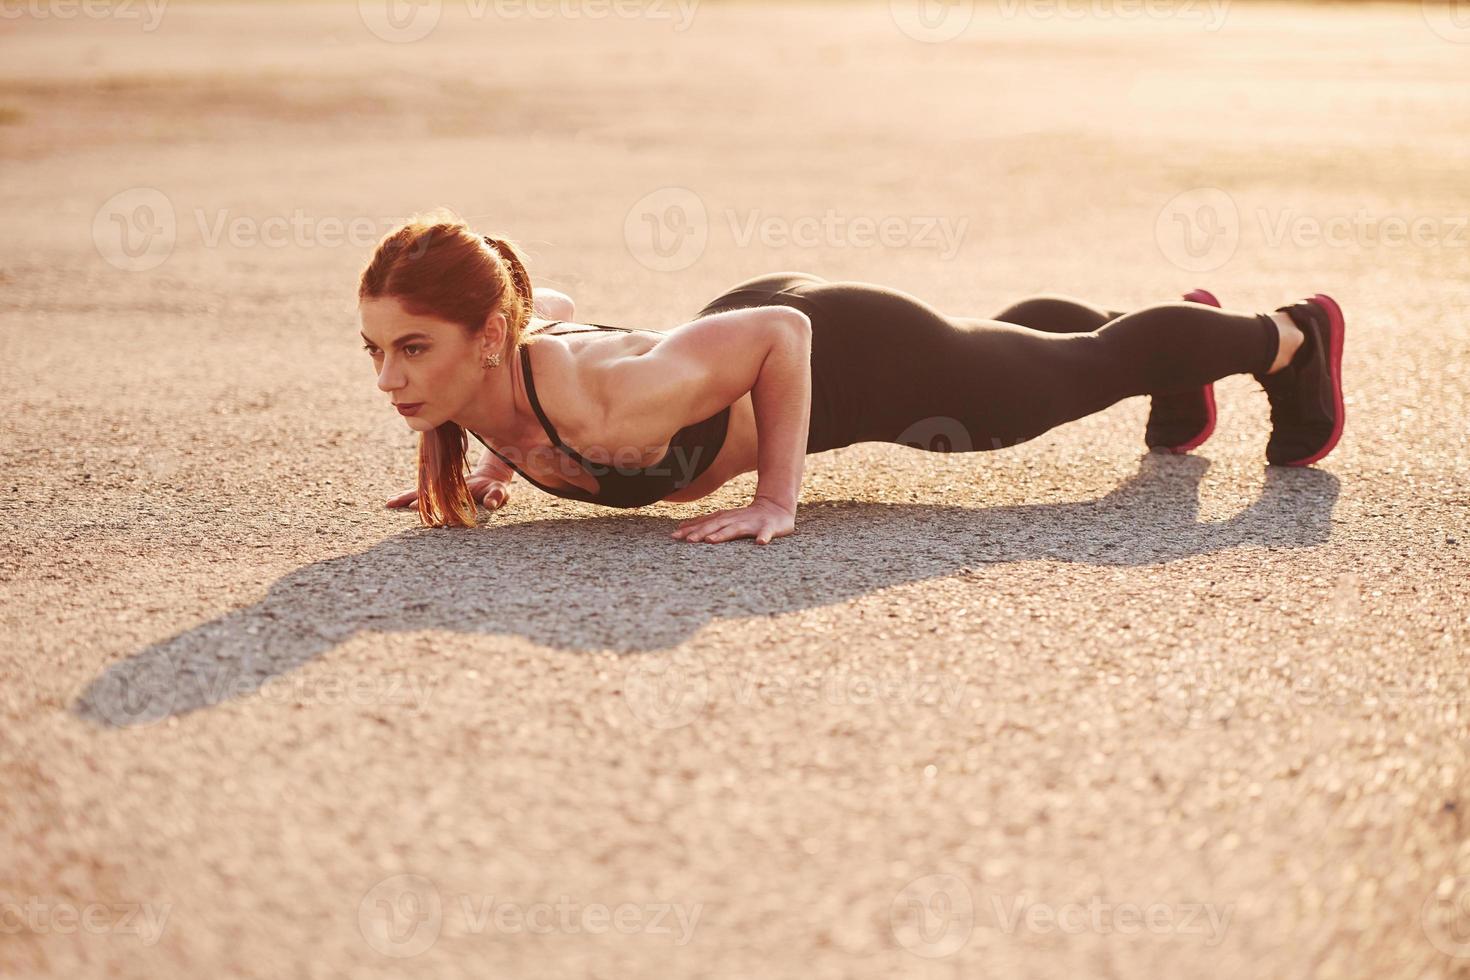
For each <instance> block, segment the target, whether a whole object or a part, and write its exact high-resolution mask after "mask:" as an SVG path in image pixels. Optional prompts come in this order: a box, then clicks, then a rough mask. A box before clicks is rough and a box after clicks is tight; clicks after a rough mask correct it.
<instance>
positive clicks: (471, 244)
mask: <svg viewBox="0 0 1470 980" xmlns="http://www.w3.org/2000/svg"><path fill="white" fill-rule="evenodd" d="M383 297H392V298H393V299H396V300H398V301H399V302H400V303H402V304H403V308H404V309H406V310H407V311H408V312H409V313H412V314H414V315H415V316H433V317H438V318H439V319H441V320H448V321H449V322H451V323H457V324H459V325H460V326H461V327H463V328H464V329H465V332H466V334H467V335H470V336H473V335H475V334H477V333H479V332H480V331H481V330H482V329H483V328H484V326H485V320H486V319H487V318H489V316H490V315H491V314H492V313H494V312H496V311H497V310H502V311H504V313H505V317H506V320H507V321H508V323H509V326H510V329H509V335H508V336H507V338H506V350H504V351H502V352H501V355H502V360H503V361H504V362H506V363H508V362H509V359H510V357H511V355H512V354H514V353H515V352H516V351H517V350H518V349H519V347H520V344H521V338H522V337H523V336H524V335H525V330H526V326H527V325H528V324H529V323H530V321H531V312H532V307H531V302H532V292H531V277H530V276H529V275H527V273H526V264H525V260H524V257H523V256H522V255H521V252H520V250H519V249H518V248H516V246H515V245H514V244H512V243H511V242H507V241H503V240H501V239H497V238H494V237H492V236H490V235H484V236H481V235H478V234H476V233H475V232H473V231H471V230H470V226H469V225H468V224H466V223H465V222H464V221H463V220H461V219H459V218H457V217H455V216H454V215H453V214H450V213H449V212H447V211H436V212H431V213H430V214H428V215H419V216H415V217H413V218H411V219H409V220H408V221H407V222H406V223H404V224H403V225H401V226H399V227H398V228H397V229H395V230H394V231H392V232H390V233H389V234H388V235H386V236H385V237H384V238H383V240H382V241H381V242H379V243H378V248H377V251H376V252H374V253H373V258H372V261H370V262H369V263H368V265H367V268H366V269H364V270H363V271H362V279H361V281H360V282H359V283H358V287H357V298H358V301H359V302H361V301H362V300H364V299H381V298H383ZM467 445H468V441H467V437H466V434H465V430H464V429H462V428H461V427H460V426H459V425H458V424H457V423H455V422H445V423H444V424H443V425H441V426H439V427H438V428H436V429H434V431H432V432H421V433H419V501H418V509H419V520H420V521H422V522H423V523H424V524H425V525H427V526H429V527H445V526H454V527H475V526H476V525H477V524H478V521H477V519H476V516H475V501H474V498H473V497H471V496H470V488H469V486H468V484H466V483H465V449H466V447H467Z"/></svg>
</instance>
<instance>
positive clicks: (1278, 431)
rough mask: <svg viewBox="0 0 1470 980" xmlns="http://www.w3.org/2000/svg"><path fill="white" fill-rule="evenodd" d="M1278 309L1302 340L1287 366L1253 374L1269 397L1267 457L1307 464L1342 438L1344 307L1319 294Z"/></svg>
mask: <svg viewBox="0 0 1470 980" xmlns="http://www.w3.org/2000/svg"><path fill="white" fill-rule="evenodd" d="M1276 310H1277V312H1285V313H1286V315H1287V316H1289V317H1291V320H1292V322H1293V323H1295V324H1296V325H1297V326H1298V327H1299V328H1301V331H1302V333H1303V334H1304V335H1305V336H1306V340H1305V341H1303V343H1302V346H1301V349H1300V350H1299V351H1297V352H1296V354H1295V356H1293V357H1292V359H1291V363H1289V364H1288V365H1287V366H1286V367H1284V368H1282V369H1281V370H1280V371H1277V372H1276V373H1275V374H1257V375H1256V376H1255V378H1256V380H1257V381H1259V382H1260V383H1261V387H1262V388H1264V389H1266V397H1267V398H1269V399H1270V401H1271V439H1270V441H1269V442H1268V443H1267V444H1266V460H1267V462H1269V463H1271V464H1273V465H1275V466H1310V465H1311V464H1312V463H1315V462H1317V460H1319V459H1321V458H1322V457H1323V456H1326V455H1327V454H1328V453H1330V452H1331V451H1332V447H1334V446H1336V445H1337V440H1339V439H1341V438H1342V423H1343V420H1344V419H1345V417H1346V412H1345V410H1344V409H1343V404H1342V345H1343V335H1344V332H1345V331H1344V326H1345V325H1344V323H1343V316H1342V308H1341V307H1339V306H1338V305H1337V302H1336V301H1335V300H1334V299H1333V298H1332V297H1331V296H1325V295H1323V294H1322V293H1318V294H1317V295H1316V296H1313V297H1312V298H1311V299H1304V300H1302V301H1301V302H1300V303H1293V304H1291V305H1290V306H1278V307H1277V308H1276Z"/></svg>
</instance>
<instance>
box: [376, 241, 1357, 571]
mask: <svg viewBox="0 0 1470 980" xmlns="http://www.w3.org/2000/svg"><path fill="white" fill-rule="evenodd" d="M358 297H359V308H360V312H361V316H362V325H363V330H362V335H363V339H364V340H365V341H366V344H365V348H366V349H367V351H368V352H369V354H370V355H371V356H372V360H373V365H374V369H375V370H376V372H377V376H378V387H379V389H381V390H382V391H383V392H385V393H386V394H387V395H388V396H389V398H390V399H391V401H392V402H393V404H394V405H395V406H396V407H397V409H398V411H399V412H400V413H401V414H403V415H404V417H406V418H407V419H408V424H409V426H410V427H411V428H413V429H416V430H418V432H419V433H420V439H419V479H418V487H417V489H415V490H413V491H409V492H407V493H404V494H400V495H398V496H397V497H395V498H393V499H392V500H390V501H388V506H390V507H398V506H407V505H408V504H411V503H414V502H417V504H418V512H419V516H420V518H421V520H422V521H423V522H424V523H425V524H428V525H430V526H445V525H455V526H464V527H472V526H474V525H475V524H476V514H475V502H476V500H482V501H483V502H484V504H485V506H486V507H487V508H490V509H492V510H493V509H495V508H497V507H500V506H503V505H504V503H505V502H506V501H507V500H508V499H509V485H510V482H511V480H512V479H513V477H514V474H515V473H520V474H521V475H523V476H524V477H526V479H527V480H529V481H530V482H532V483H533V484H535V485H536V486H538V487H540V488H541V489H543V490H545V491H547V492H549V493H553V494H556V495H558V496H563V497H568V498H571V499H574V500H583V501H588V502H593V503H601V504H605V505H608V506H613V507H638V506H643V505H646V504H650V503H653V502H655V501H659V500H670V501H690V500H698V499H700V498H701V497H704V496H707V495H708V494H710V493H713V492H714V491H715V490H717V489H718V488H719V487H721V486H722V485H724V484H725V483H726V482H727V481H728V480H730V479H731V478H733V477H735V476H738V475H739V474H742V473H748V472H750V471H752V470H754V471H755V472H756V473H757V474H758V475H757V484H756V492H755V499H754V500H753V501H752V502H751V503H750V504H749V505H747V506H745V507H737V508H731V509H727V510H721V511H716V512H714V513H712V514H706V515H704V516H702V517H697V518H693V519H691V520H687V521H683V522H680V524H679V525H678V528H677V530H675V531H674V532H673V537H674V538H676V539H680V540H684V541H699V542H720V541H730V540H734V539H737V538H746V537H753V538H755V540H756V543H758V544H767V543H769V542H770V541H771V540H772V539H773V538H778V537H782V536H785V535H788V534H791V533H792V532H793V531H794V530H795V524H796V503H797V499H798V496H799V492H800V489H801V475H802V466H803V462H804V459H805V457H806V455H807V454H809V453H817V452H823V451H825V450H829V449H836V448H839V447H842V446H848V445H852V444H854V443H858V442H872V441H878V442H892V443H897V444H901V445H909V446H915V447H917V448H922V449H926V450H930V451H935V452H971V451H980V450H990V449H999V448H1002V447H1005V446H1013V445H1016V444H1018V443H1021V442H1025V441H1026V440H1028V439H1034V438H1035V437H1037V436H1039V435H1041V434H1042V433H1043V432H1046V431H1048V430H1049V429H1051V428H1053V427H1055V426H1058V425H1060V424H1062V423H1063V422H1067V421H1070V420H1072V419H1077V418H1081V417H1082V416H1085V415H1090V414H1092V413H1093V412H1098V411H1101V410H1102V409H1104V408H1107V407H1108V406H1109V405H1112V404H1114V403H1115V402H1118V401H1119V400H1121V399H1123V398H1127V397H1129V396H1132V395H1143V394H1150V395H1152V396H1153V403H1152V409H1151V413H1150V416H1149V422H1148V429H1147V431H1146V433H1145V442H1146V443H1147V444H1148V445H1149V446H1151V447H1155V448H1160V449H1167V450H1169V451H1173V452H1186V451H1188V450H1189V449H1192V448H1194V447H1196V446H1198V445H1199V444H1201V443H1202V442H1203V441H1204V440H1205V438H1206V437H1208V436H1209V434H1210V432H1211V431H1212V430H1213V428H1214V419H1215V406H1214V398H1213V392H1212V388H1211V383H1212V382H1214V381H1215V380H1217V379H1219V378H1223V377H1226V376H1228V375H1232V374H1243V373H1251V374H1253V375H1254V377H1255V378H1256V379H1257V380H1258V381H1259V382H1260V383H1261V385H1262V386H1263V387H1264V388H1265V390H1266V393H1267V395H1268V398H1269V400H1270V405H1271V425H1272V431H1271V436H1270V440H1269V442H1268V443H1267V446H1266V458H1267V460H1268V461H1269V462H1270V463H1273V464H1278V465H1286V466H1305V465H1308V464H1310V463H1314V462H1316V461H1317V460H1320V459H1321V458H1322V457H1324V456H1326V455H1327V453H1328V452H1330V451H1331V449H1332V448H1333V446H1335V445H1336V444H1337V441H1338V439H1339V438H1340V436H1341V434H1342V424H1343V418H1344V413H1343V403H1342V383H1341V364H1342V347H1343V319H1342V313H1341V311H1340V310H1339V309H1338V306H1337V304H1336V303H1335V302H1333V300H1332V299H1331V298H1330V297H1327V296H1323V295H1318V296H1316V297H1314V298H1312V299H1310V300H1303V301H1301V302H1298V303H1294V304H1291V305H1288V306H1283V307H1279V308H1278V309H1277V310H1276V311H1275V312H1273V313H1260V314H1252V313H1237V312H1228V311H1225V310H1221V309H1219V308H1218V307H1219V304H1218V302H1216V301H1215V299H1214V297H1213V296H1211V295H1210V294H1208V293H1206V292H1204V291H1202V290H1197V291H1196V292H1194V293H1191V294H1189V295H1188V296H1186V297H1185V299H1186V302H1182V303H1166V304H1162V305H1158V306H1150V307H1147V308H1145V309H1141V310H1137V311H1135V312H1132V313H1128V314H1126V315H1125V314H1123V313H1120V312H1116V311H1111V310H1102V309H1097V308H1094V307H1091V306H1088V305H1086V304H1084V303H1079V302H1076V301H1074V300H1069V299H1064V298H1061V297H1036V298H1033V299H1029V300H1025V301H1023V302H1021V303H1018V304H1016V305H1014V306H1012V307H1010V308H1009V309H1006V310H1004V311H1002V312H1001V313H999V314H997V317H996V319H994V320H987V319H977V318H968V317H955V316H948V315H945V314H942V313H939V312H938V311H936V310H934V309H932V308H931V307H929V306H927V305H926V304H924V303H923V302H921V301H920V300H918V299H916V298H914V297H912V296H909V295H907V294H905V293H902V292H899V291H897V290H893V289H887V288H884V287H882V286H875V285H869V284H865V283H857V282H827V281H825V280H823V279H820V278H818V277H817V276H813V275H808V274H804V273H777V274H773V275H768V276H760V277H758V278H756V279H751V280H749V281H747V282H743V283H740V284H739V285H737V286H735V287H734V288H733V289H731V290H729V291H727V292H726V293H725V294H724V295H722V296H720V297H718V298H716V299H715V300H713V301H711V302H710V303H709V304H708V305H707V306H706V307H705V308H704V309H703V310H701V311H700V312H699V313H698V314H697V315H696V317H695V318H694V319H693V320H692V321H690V322H688V323H685V324H683V325H682V326H679V327H677V328H675V329H673V330H670V331H667V332H661V331H656V330H649V329H640V328H633V329H628V328H621V327H609V326H603V325H599V324H579V323H574V322H571V320H572V317H573V315H574V313H573V308H572V304H571V301H570V300H569V299H568V298H567V297H565V296H563V295H561V294H559V293H556V292H555V291H552V290H533V287H532V285H531V279H530V276H529V275H528V274H527V272H526V267H525V263H524V261H523V259H522V256H521V254H520V252H519V251H518V250H517V249H516V247H515V246H514V245H512V244H511V243H509V242H505V241H500V240H497V239H494V238H491V237H489V236H485V237H482V236H480V235H477V234H475V233H474V232H473V231H471V230H470V228H469V227H468V226H467V225H466V224H465V223H464V222H462V221H459V220H457V219H454V218H452V217H439V216H430V217H429V218H423V219H415V220H413V221H410V222H409V223H407V224H405V225H404V226H402V227H400V228H399V229H397V230H396V231H394V232H393V233H391V234H390V235H388V236H387V237H385V238H384V239H383V241H382V242H381V243H380V244H379V246H378V249H377V252H376V253H375V254H374V256H373V258H372V261H371V262H370V263H369V265H368V267H367V268H366V269H365V270H364V272H363V274H362V279H361V283H360V285H359V289H358ZM466 432H468V433H469V434H470V435H473V436H474V437H475V438H476V439H477V440H479V441H480V442H481V443H483V444H484V445H485V447H486V448H487V449H488V450H489V452H488V453H487V454H486V455H485V457H484V459H483V460H482V461H481V462H480V464H479V465H478V466H477V467H476V468H475V469H474V471H473V472H472V473H470V475H469V478H468V479H466V477H465V449H466V445H467V442H466Z"/></svg>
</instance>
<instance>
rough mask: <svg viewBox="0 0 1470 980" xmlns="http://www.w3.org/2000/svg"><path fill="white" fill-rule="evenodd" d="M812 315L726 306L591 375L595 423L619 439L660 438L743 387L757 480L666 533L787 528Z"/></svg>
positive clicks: (710, 534)
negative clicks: (750, 489)
mask: <svg viewBox="0 0 1470 980" xmlns="http://www.w3.org/2000/svg"><path fill="white" fill-rule="evenodd" d="M811 332H812V329H811V320H810V319H809V318H808V317H807V315H806V314H805V313H802V312H801V311H800V310H797V309H795V308H793V307H790V306H765V307H756V308H753V309H743V310H731V311H728V312H725V313H717V314H714V315H712V316H708V317H702V318H700V319H698V320H695V321H693V322H692V323H687V324H684V325H683V326H681V327H678V328H676V329H674V330H672V331H670V332H669V333H668V334H666V335H665V336H664V338H663V339H662V340H660V341H659V342H658V344H657V345H655V346H654V348H653V349H652V350H651V351H649V352H648V353H646V354H640V355H637V356H632V357H626V358H619V359H617V360H615V361H613V362H612V363H611V364H610V365H609V366H608V367H607V368H605V369H604V370H603V371H602V372H601V374H600V376H599V378H598V379H597V381H596V383H595V384H594V385H593V388H594V391H595V392H596V395H595V397H596V398H597V400H598V402H599V403H600V404H601V405H602V406H603V410H604V413H605V415H604V419H603V431H605V432H607V433H609V434H610V435H613V436H615V437H621V438H618V439H615V441H617V442H618V444H619V445H636V446H646V445H658V444H659V442H660V441H662V440H666V439H667V438H668V435H669V434H670V433H671V432H673V431H675V430H677V429H679V428H682V427H683V426H686V425H690V424H693V423H695V422H699V421H701V420H703V419H706V418H709V417H710V416H711V415H714V414H715V413H716V412H718V411H720V410H721V409H723V408H726V407H728V406H730V405H731V404H733V403H734V402H736V401H737V400H739V398H740V397H741V396H742V395H744V394H746V393H747V392H749V393H750V396H751V404H752V407H753V408H754V410H755V427H756V438H757V445H758V448H757V464H756V469H757V474H758V475H757V482H756V493H755V501H754V503H752V504H751V505H750V506H749V507H741V508H736V509H734V510H724V511H718V512H716V513H714V514H710V515H707V516H705V517H701V518H696V519H694V520H691V521H684V522H683V523H681V524H680V525H679V529H678V530H677V531H675V533H674V537H676V538H680V537H682V538H684V539H686V540H689V541H701V540H705V541H712V542H714V541H728V540H732V539H734V538H740V537H754V538H755V539H756V541H757V543H759V544H765V543H767V542H769V541H770V540H771V538H773V537H781V536H784V535H786V534H790V533H792V532H793V531H794V530H795V521H796V505H797V500H798V498H799V497H800V495H801V475H802V469H803V467H804V465H805V462H806V441H807V429H808V427H809V425H810V420H811Z"/></svg>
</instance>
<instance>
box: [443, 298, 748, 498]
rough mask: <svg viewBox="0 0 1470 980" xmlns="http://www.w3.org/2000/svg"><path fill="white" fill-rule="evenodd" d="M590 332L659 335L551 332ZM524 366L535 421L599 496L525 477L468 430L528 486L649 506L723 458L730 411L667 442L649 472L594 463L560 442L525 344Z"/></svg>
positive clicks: (631, 329)
mask: <svg viewBox="0 0 1470 980" xmlns="http://www.w3.org/2000/svg"><path fill="white" fill-rule="evenodd" d="M563 322H565V321H563V320H554V321H552V322H551V323H549V324H547V325H546V326H545V327H543V328H542V329H541V330H539V331H537V333H547V331H549V330H550V329H551V328H552V327H554V326H556V325H557V324H559V323H563ZM589 330H620V331H622V332H624V333H633V332H635V331H641V332H643V333H659V332H660V331H657V330H649V329H647V328H642V327H609V326H604V325H603V324H600V323H589V324H586V325H585V326H583V327H582V328H581V329H576V330H562V331H558V332H557V333H555V334H548V336H557V337H560V336H564V335H566V334H571V333H587V332H588V331H589ZM521 368H522V369H523V370H524V372H525V376H526V395H527V397H528V398H529V399H530V401H531V408H532V409H534V410H535V412H536V418H538V419H540V421H541V426H542V428H544V429H545V430H546V435H547V436H548V437H549V438H550V439H551V443H552V445H554V446H556V447H557V448H558V449H560V450H561V451H562V452H564V453H566V454H567V455H568V456H570V457H571V458H572V459H573V460H574V461H575V462H576V463H577V464H578V465H579V466H581V467H582V468H583V469H585V470H586V471H587V472H588V473H589V474H590V475H592V476H594V477H596V478H597V487H598V492H597V493H595V494H594V493H589V492H587V491H586V490H583V489H582V488H581V487H554V488H553V487H548V486H546V484H544V483H540V482H538V481H536V480H534V479H532V478H531V477H529V476H526V473H525V471H524V470H522V469H521V468H520V467H519V466H517V465H516V464H514V463H512V462H511V461H510V460H508V459H506V458H505V457H504V456H502V455H501V454H500V453H499V452H497V451H496V449H495V447H494V446H492V445H490V444H489V443H488V442H486V441H485V440H484V439H480V436H479V433H476V432H470V435H472V436H474V437H475V438H476V439H479V441H480V444H481V445H483V446H484V447H485V448H486V449H488V450H490V451H491V452H492V453H495V455H496V456H497V457H499V459H500V461H501V462H503V463H505V465H507V466H509V467H510V468H511V469H513V470H515V471H516V472H517V473H519V474H520V475H521V476H523V477H525V478H526V481H527V482H528V483H530V484H531V485H532V486H534V487H536V488H537V489H539V490H544V491H546V492H547V493H550V494H555V495H556V496H558V497H566V498H567V499H569V500H581V501H583V502H585V503H589V504H602V505H603V506H604V507H646V506H647V505H649V504H652V503H657V502H658V501H660V500H663V499H664V498H665V497H667V496H668V495H669V494H671V493H673V492H674V491H676V490H680V489H682V488H684V487H686V486H688V485H689V484H691V483H693V482H694V481H695V479H697V478H698V477H699V475H700V474H701V473H703V472H704V471H705V470H707V469H709V466H710V464H711V463H713V462H714V461H715V457H716V456H718V455H719V454H720V447H722V446H723V445H724V444H725V434H726V432H727V430H728V428H729V423H730V409H729V408H728V407H726V408H722V409H720V411H718V412H716V413H715V414H714V415H711V416H710V417H709V418H707V419H705V420H704V421H703V422H695V423H694V424H693V425H686V426H684V428H682V429H680V430H679V431H678V432H676V433H674V437H673V438H672V439H670V440H669V451H668V452H667V453H665V454H664V457H663V459H661V460H659V461H658V462H657V463H654V464H653V465H652V466H650V467H647V468H646V469H641V470H638V469H627V468H625V467H621V466H618V465H617V463H616V461H614V462H613V463H594V462H591V461H590V460H588V459H585V458H583V456H582V454H581V453H579V452H577V451H576V450H575V449H573V448H572V447H571V446H568V445H567V444H566V443H564V442H562V441H561V436H559V435H557V434H556V428H555V427H554V426H553V425H552V424H551V420H550V419H548V418H547V417H546V413H545V412H544V411H542V409H541V402H540V400H539V399H537V397H536V382H535V381H534V380H533V379H532V377H531V355H530V345H529V344H522V345H521Z"/></svg>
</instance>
